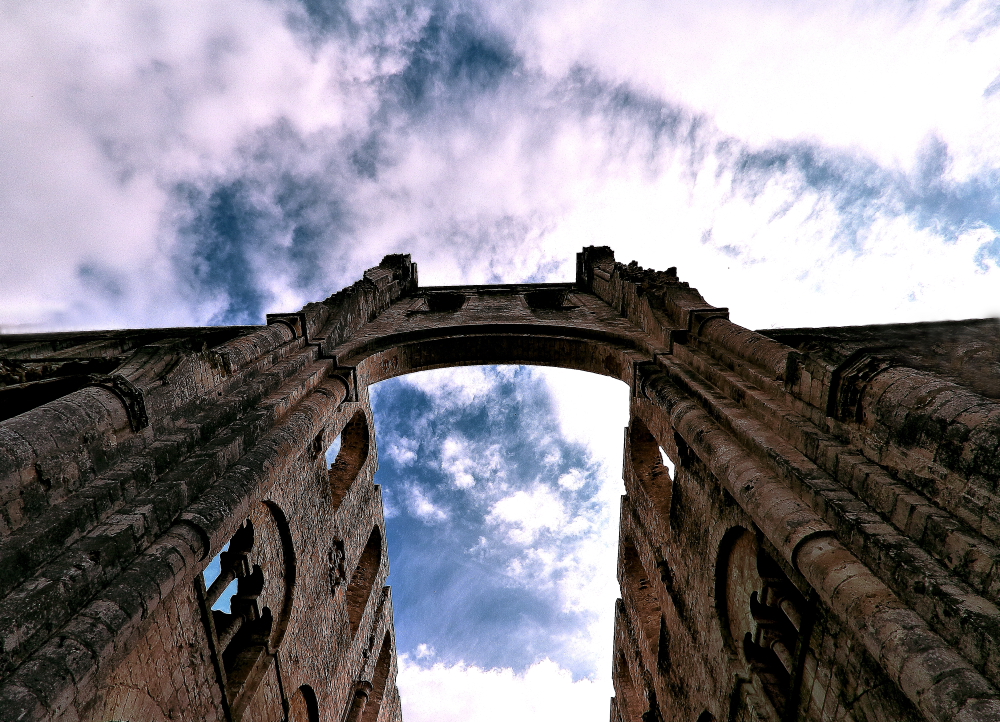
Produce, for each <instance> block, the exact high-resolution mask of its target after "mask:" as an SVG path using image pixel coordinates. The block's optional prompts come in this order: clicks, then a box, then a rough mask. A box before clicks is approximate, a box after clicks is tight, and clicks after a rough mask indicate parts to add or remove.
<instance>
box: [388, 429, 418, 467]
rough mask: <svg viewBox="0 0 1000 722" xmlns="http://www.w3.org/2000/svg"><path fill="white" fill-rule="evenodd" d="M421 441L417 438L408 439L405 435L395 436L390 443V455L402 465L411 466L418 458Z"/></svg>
mask: <svg viewBox="0 0 1000 722" xmlns="http://www.w3.org/2000/svg"><path fill="white" fill-rule="evenodd" d="M419 446H420V443H419V442H418V441H417V440H416V439H408V438H406V437H405V436H397V437H394V438H393V440H392V443H391V444H389V450H388V453H389V456H390V457H391V458H392V460H393V461H395V462H396V463H397V464H399V465H400V466H410V465H411V464H413V462H414V461H416V460H417V448H418V447H419Z"/></svg>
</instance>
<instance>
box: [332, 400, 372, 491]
mask: <svg viewBox="0 0 1000 722" xmlns="http://www.w3.org/2000/svg"><path fill="white" fill-rule="evenodd" d="M370 450H371V436H370V432H369V430H368V418H367V417H366V416H365V412H364V411H358V412H357V413H355V414H354V416H352V417H351V420H350V421H348V422H347V425H346V426H345V427H344V430H343V431H341V432H340V434H339V435H338V436H337V438H336V439H335V440H334V442H333V443H332V444H331V445H330V447H329V448H328V449H327V451H326V459H327V463H328V464H329V469H328V471H327V475H328V477H329V480H330V492H331V494H332V496H333V505H334V507H337V506H340V503H341V502H342V501H343V500H344V496H346V495H347V490H348V489H350V488H351V484H353V483H354V480H355V479H357V478H358V474H360V473H361V469H362V467H364V465H365V462H366V461H367V460H368V455H369V453H370ZM331 456H332V457H333V461H332V462H330V458H331Z"/></svg>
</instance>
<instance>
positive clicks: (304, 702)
mask: <svg viewBox="0 0 1000 722" xmlns="http://www.w3.org/2000/svg"><path fill="white" fill-rule="evenodd" d="M288 722H319V702H318V701H317V700H316V693H315V692H314V691H313V688H312V687H310V686H309V685H308V684H304V685H302V686H301V687H299V688H298V689H297V690H295V694H294V695H292V699H291V701H290V702H289V704H288Z"/></svg>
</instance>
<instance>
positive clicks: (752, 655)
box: [716, 527, 806, 716]
mask: <svg viewBox="0 0 1000 722" xmlns="http://www.w3.org/2000/svg"><path fill="white" fill-rule="evenodd" d="M716 575H717V576H716V587H717V602H718V603H719V608H718V609H719V618H720V621H722V625H721V626H722V628H723V636H724V638H725V639H726V642H727V645H728V646H729V647H730V650H731V651H734V652H736V653H737V654H738V655H739V656H740V658H741V659H742V661H743V662H744V663H745V664H746V665H747V669H748V670H749V671H750V672H751V673H752V675H753V677H754V679H755V681H756V683H757V685H758V688H759V689H760V690H761V691H762V692H763V693H764V697H766V698H767V700H768V701H769V702H770V703H771V705H772V706H773V707H774V709H775V710H776V712H777V713H778V715H779V716H780V715H783V714H784V711H785V709H786V707H787V705H788V703H789V700H790V699H791V697H792V695H793V694H794V690H793V689H792V682H793V680H794V677H795V667H796V661H795V654H796V649H797V647H798V642H799V634H800V631H801V629H802V625H803V616H804V614H805V607H806V602H805V599H804V598H803V597H802V595H801V593H800V592H799V591H798V590H797V589H796V588H795V586H794V585H793V584H792V583H791V582H790V581H789V579H788V577H787V576H786V574H785V572H784V571H783V570H782V568H781V565H780V564H778V563H777V562H776V561H775V560H774V559H773V558H772V557H771V555H770V554H768V553H767V552H766V551H765V550H764V549H763V548H761V545H760V544H759V543H758V539H757V536H756V534H754V533H753V532H750V531H748V530H747V529H744V528H743V527H734V528H733V529H730V530H729V531H728V532H727V533H726V535H725V536H724V537H723V540H722V544H721V545H720V551H719V563H718V566H717V567H716Z"/></svg>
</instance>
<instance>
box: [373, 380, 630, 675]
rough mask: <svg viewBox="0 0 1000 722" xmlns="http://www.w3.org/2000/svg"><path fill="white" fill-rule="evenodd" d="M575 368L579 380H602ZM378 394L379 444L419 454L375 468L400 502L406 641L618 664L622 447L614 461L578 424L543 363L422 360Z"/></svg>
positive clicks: (516, 660) (515, 656) (397, 550)
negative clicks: (433, 364) (557, 397)
mask: <svg viewBox="0 0 1000 722" xmlns="http://www.w3.org/2000/svg"><path fill="white" fill-rule="evenodd" d="M575 375H576V377H577V379H576V381H577V385H576V389H577V391H578V392H581V393H587V394H591V395H595V396H596V395H597V394H598V393H600V391H602V390H603V389H602V387H601V385H600V384H599V382H600V381H601V379H600V378H599V377H596V376H594V377H591V376H588V375H584V374H583V373H581V372H576V374H575ZM619 386H620V388H618V387H615V390H616V391H619V392H620V398H619V399H618V400H619V402H620V403H621V404H622V405H623V406H626V407H627V393H626V389H625V387H624V386H622V385H619ZM372 398H373V407H374V410H375V414H376V429H377V433H378V443H379V447H380V448H390V449H392V448H394V447H396V446H397V445H405V446H406V448H407V450H408V452H409V453H412V454H413V458H411V457H410V456H409V454H408V455H407V456H406V458H405V459H404V460H403V462H402V463H400V462H398V461H397V458H398V457H397V455H395V454H391V453H390V454H388V455H385V456H383V457H382V464H381V466H380V469H379V472H378V477H377V479H376V480H377V482H378V483H380V484H381V485H382V489H383V496H384V498H385V499H386V501H387V504H388V505H389V507H390V508H392V509H393V512H394V515H393V517H392V518H391V519H390V521H389V524H388V526H387V538H388V543H389V551H390V556H391V558H392V560H393V565H392V576H391V578H390V583H391V584H392V585H393V590H394V598H395V599H396V605H395V607H396V615H397V620H396V628H397V635H398V636H397V639H398V645H399V648H400V650H401V651H402V652H405V653H410V654H414V655H416V654H418V653H419V645H421V644H424V645H429V646H432V647H433V648H434V649H435V650H436V654H437V655H438V656H437V657H436V659H437V660H439V661H440V662H441V663H442V664H447V665H453V664H457V663H458V662H465V663H468V664H474V665H478V666H481V667H484V668H491V667H496V666H507V667H511V668H512V669H514V670H515V671H517V672H518V673H521V672H523V671H524V670H526V669H527V668H528V667H530V666H531V665H532V664H534V663H536V662H538V661H539V660H542V659H545V658H548V659H551V660H554V661H555V662H557V663H558V664H560V665H562V666H563V667H565V668H567V669H570V670H571V671H572V672H573V673H574V674H575V675H580V676H588V675H594V674H598V675H605V674H608V673H610V668H609V667H608V664H607V659H608V658H609V657H608V655H610V641H611V638H612V630H611V624H612V617H613V611H614V599H615V597H616V596H617V584H616V582H615V550H616V548H617V526H616V523H617V518H618V512H617V501H618V497H619V496H620V494H621V479H620V471H619V470H620V468H621V448H620V447H619V448H618V449H617V461H616V462H615V463H613V464H605V463H604V462H603V461H602V460H596V459H594V458H593V457H592V456H591V454H589V453H588V452H587V451H586V450H585V449H584V447H583V446H582V445H581V444H580V442H579V441H576V440H571V439H568V438H567V437H565V436H564V434H563V433H562V431H561V429H560V424H559V416H558V414H557V413H556V412H555V410H554V407H553V399H552V397H551V392H550V390H549V387H548V386H547V384H546V382H545V377H544V376H543V375H542V374H541V373H539V370H537V369H531V368H525V367H512V366H508V367H473V368H462V369H450V370H441V371H431V372H425V373H421V374H415V375H412V376H407V377H403V378H399V379H394V380H391V381H387V382H383V383H382V384H379V385H378V386H376V387H375V388H374V389H373V395H372ZM619 414H621V410H619ZM601 428H602V427H601V426H600V425H595V428H594V429H593V433H594V434H599V433H600V431H601ZM619 436H620V435H619ZM608 469H612V470H613V471H612V472H610V473H609V472H608ZM560 480H561V481H560ZM416 502H419V503H416ZM422 505H423V506H422ZM431 508H433V509H435V510H441V511H442V513H440V514H438V513H434V512H429V511H428V510H429V509H431ZM444 513H446V515H447V516H446V519H444V518H443V514H444ZM605 668H607V669H605Z"/></svg>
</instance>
